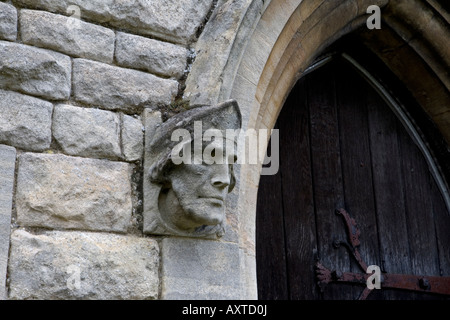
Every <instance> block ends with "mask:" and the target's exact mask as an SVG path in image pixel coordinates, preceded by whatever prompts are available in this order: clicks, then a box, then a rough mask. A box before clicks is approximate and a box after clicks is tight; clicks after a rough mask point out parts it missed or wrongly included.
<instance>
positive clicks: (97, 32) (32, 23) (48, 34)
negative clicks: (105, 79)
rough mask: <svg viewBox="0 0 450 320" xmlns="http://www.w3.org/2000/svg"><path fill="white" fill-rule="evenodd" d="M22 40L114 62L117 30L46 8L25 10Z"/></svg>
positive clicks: (21, 18) (79, 55)
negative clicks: (46, 9)
mask: <svg viewBox="0 0 450 320" xmlns="http://www.w3.org/2000/svg"><path fill="white" fill-rule="evenodd" d="M20 27H21V28H20V34H21V37H22V41H23V42H24V43H26V44H30V45H33V46H37V47H43V48H48V49H52V50H56V51H60V52H63V53H66V54H68V55H72V56H76V57H80V58H87V59H92V60H98V61H103V62H107V63H111V62H112V61H113V57H114V41H115V33H114V31H112V30H110V29H107V28H104V27H101V26H97V25H95V24H91V23H86V22H83V21H81V20H79V19H75V18H71V17H66V16H61V15H57V14H52V13H49V12H44V11H34V10H21V12H20Z"/></svg>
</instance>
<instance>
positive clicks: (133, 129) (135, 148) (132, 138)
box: [122, 115, 144, 161]
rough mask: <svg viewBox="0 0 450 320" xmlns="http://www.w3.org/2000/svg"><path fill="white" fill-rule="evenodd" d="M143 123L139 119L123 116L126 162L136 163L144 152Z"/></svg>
mask: <svg viewBox="0 0 450 320" xmlns="http://www.w3.org/2000/svg"><path fill="white" fill-rule="evenodd" d="M143 128H144V126H143V124H142V121H141V120H140V119H138V118H134V117H130V116H127V115H124V116H123V124H122V146H123V154H124V157H125V160H127V161H136V160H139V159H141V158H142V156H143V152H144V132H143Z"/></svg>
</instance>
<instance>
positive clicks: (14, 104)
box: [0, 90, 53, 151]
mask: <svg viewBox="0 0 450 320" xmlns="http://www.w3.org/2000/svg"><path fill="white" fill-rule="evenodd" d="M52 111H53V104H51V103H50V102H47V101H44V100H41V99H37V98H34V97H30V96H26V95H23V94H20V93H17V92H13V91H4V90H0V143H4V144H8V145H12V146H15V147H17V148H22V149H25V150H28V151H44V150H45V149H47V148H49V147H50V144H51V135H52V133H51V126H52Z"/></svg>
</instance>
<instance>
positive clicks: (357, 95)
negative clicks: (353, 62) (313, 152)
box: [336, 64, 380, 298]
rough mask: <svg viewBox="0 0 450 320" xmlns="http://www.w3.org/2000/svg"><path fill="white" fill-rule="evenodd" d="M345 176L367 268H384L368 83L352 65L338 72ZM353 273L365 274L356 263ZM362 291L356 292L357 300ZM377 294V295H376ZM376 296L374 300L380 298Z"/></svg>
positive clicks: (347, 199) (349, 206)
mask: <svg viewBox="0 0 450 320" xmlns="http://www.w3.org/2000/svg"><path fill="white" fill-rule="evenodd" d="M337 71H338V72H337V73H336V75H337V76H336V77H337V81H336V92H337V98H338V99H337V104H338V110H339V130H340V145H341V162H342V176H343V182H344V194H345V209H346V210H347V211H348V212H349V213H350V214H351V216H352V217H353V218H355V219H356V221H357V223H358V228H359V229H360V231H361V236H360V241H361V245H360V247H359V251H360V253H361V256H362V258H363V259H364V261H365V262H366V264H367V265H378V266H379V265H380V257H379V247H378V230H377V221H376V216H375V214H374V213H375V199H374V191H373V180H372V160H371V152H370V137H369V130H368V114H367V91H368V87H367V83H365V82H364V81H361V76H360V75H359V74H357V73H356V71H355V70H353V69H352V68H351V67H350V66H349V65H347V64H341V65H339V67H338V69H337ZM351 271H352V272H365V271H366V270H363V271H362V270H361V268H360V267H359V266H358V265H357V264H356V263H355V261H354V260H352V265H351ZM361 291H362V289H361V288H357V289H356V290H355V293H354V294H355V296H356V297H358V294H359V293H361ZM374 293H377V292H374ZM374 293H372V294H371V296H370V297H371V298H377V297H378V295H376V294H374Z"/></svg>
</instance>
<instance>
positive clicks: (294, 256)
mask: <svg viewBox="0 0 450 320" xmlns="http://www.w3.org/2000/svg"><path fill="white" fill-rule="evenodd" d="M279 123H282V125H283V130H282V131H281V134H280V145H281V146H282V148H281V152H280V159H281V163H280V170H281V176H282V186H283V188H282V189H283V212H284V223H285V231H286V239H285V241H286V256H287V271H288V278H289V292H290V299H293V300H303V299H317V298H318V297H319V295H318V290H317V289H318V288H317V286H316V285H315V283H316V281H315V274H314V263H315V258H316V256H315V253H316V251H317V244H316V225H315V217H314V197H313V188H312V177H311V155H310V136H309V131H310V128H309V112H308V105H307V94H306V88H305V84H304V80H300V82H299V83H298V84H297V87H296V88H295V89H294V90H293V92H292V94H291V96H290V97H289V99H288V100H287V101H286V104H285V110H283V112H282V113H281V114H280V117H279Z"/></svg>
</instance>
